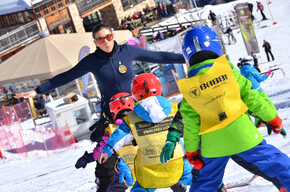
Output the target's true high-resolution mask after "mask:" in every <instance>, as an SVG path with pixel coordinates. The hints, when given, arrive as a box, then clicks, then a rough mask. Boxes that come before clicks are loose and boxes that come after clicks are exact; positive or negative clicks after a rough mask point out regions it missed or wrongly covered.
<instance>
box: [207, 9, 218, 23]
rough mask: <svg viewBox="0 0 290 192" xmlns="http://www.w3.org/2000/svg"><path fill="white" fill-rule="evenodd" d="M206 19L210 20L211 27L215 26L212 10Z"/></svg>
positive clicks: (214, 15) (214, 16)
mask: <svg viewBox="0 0 290 192" xmlns="http://www.w3.org/2000/svg"><path fill="white" fill-rule="evenodd" d="M208 19H209V20H211V23H212V24H213V25H215V21H216V14H215V13H214V12H212V10H210V11H209V14H208Z"/></svg>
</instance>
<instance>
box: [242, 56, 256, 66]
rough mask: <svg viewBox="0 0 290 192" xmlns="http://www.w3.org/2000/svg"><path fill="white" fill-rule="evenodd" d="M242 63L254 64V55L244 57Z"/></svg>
mask: <svg viewBox="0 0 290 192" xmlns="http://www.w3.org/2000/svg"><path fill="white" fill-rule="evenodd" d="M242 63H243V65H245V64H248V65H254V59H253V57H252V56H246V57H244V58H243V61H242Z"/></svg>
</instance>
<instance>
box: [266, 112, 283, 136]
mask: <svg viewBox="0 0 290 192" xmlns="http://www.w3.org/2000/svg"><path fill="white" fill-rule="evenodd" d="M266 123H269V124H270V125H271V126H272V130H273V132H274V133H276V134H277V133H280V132H281V131H282V129H283V122H282V119H280V117H278V115H276V116H275V118H274V119H273V120H272V121H268V122H266Z"/></svg>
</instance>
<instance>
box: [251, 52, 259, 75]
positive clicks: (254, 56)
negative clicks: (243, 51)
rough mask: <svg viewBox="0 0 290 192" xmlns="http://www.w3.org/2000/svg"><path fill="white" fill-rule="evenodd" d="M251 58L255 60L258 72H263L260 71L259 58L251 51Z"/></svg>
mask: <svg viewBox="0 0 290 192" xmlns="http://www.w3.org/2000/svg"><path fill="white" fill-rule="evenodd" d="M251 57H252V58H253V60H254V67H255V68H256V69H257V71H258V72H259V73H261V70H260V69H259V66H258V58H257V55H256V54H254V52H253V51H251Z"/></svg>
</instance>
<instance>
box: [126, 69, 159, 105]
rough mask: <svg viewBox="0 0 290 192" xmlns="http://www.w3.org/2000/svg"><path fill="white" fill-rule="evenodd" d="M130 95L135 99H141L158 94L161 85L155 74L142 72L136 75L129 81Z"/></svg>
mask: <svg viewBox="0 0 290 192" xmlns="http://www.w3.org/2000/svg"><path fill="white" fill-rule="evenodd" d="M131 92H132V96H133V97H134V99H135V100H136V101H140V100H143V99H145V98H147V97H150V96H160V95H161V93H162V86H161V83H160V81H159V79H158V78H157V77H156V75H154V74H152V73H142V74H140V75H138V76H136V77H135V78H134V79H133V81H132V83H131Z"/></svg>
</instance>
